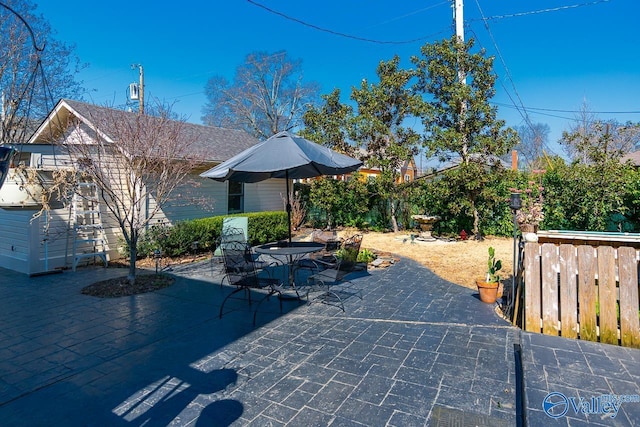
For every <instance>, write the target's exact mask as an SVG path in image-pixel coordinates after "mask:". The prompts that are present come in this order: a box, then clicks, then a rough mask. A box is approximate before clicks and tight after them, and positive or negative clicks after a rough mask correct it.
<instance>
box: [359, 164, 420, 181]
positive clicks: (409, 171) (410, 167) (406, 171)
mask: <svg viewBox="0 0 640 427" xmlns="http://www.w3.org/2000/svg"><path fill="white" fill-rule="evenodd" d="M358 172H359V173H360V174H361V175H363V176H364V177H366V178H367V179H369V178H371V179H374V178H376V177H377V176H379V175H380V174H381V173H382V172H381V170H380V168H377V167H367V166H362V167H361V168H360V169H358ZM398 172H399V173H398V179H397V180H396V184H402V183H403V182H411V181H414V180H415V179H416V178H417V177H418V168H417V167H416V162H415V160H414V159H413V158H411V159H410V160H405V161H404V163H403V164H402V166H400V170H399V171H398Z"/></svg>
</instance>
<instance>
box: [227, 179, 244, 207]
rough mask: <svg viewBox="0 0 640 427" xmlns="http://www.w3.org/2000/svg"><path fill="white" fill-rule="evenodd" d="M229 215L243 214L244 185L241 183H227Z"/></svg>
mask: <svg viewBox="0 0 640 427" xmlns="http://www.w3.org/2000/svg"><path fill="white" fill-rule="evenodd" d="M227 211H228V212H229V213H241V212H244V184H243V183H242V182H234V181H229V203H228V208H227Z"/></svg>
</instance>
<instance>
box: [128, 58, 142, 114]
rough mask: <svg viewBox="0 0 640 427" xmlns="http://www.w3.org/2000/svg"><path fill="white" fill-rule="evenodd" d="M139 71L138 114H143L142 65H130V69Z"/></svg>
mask: <svg viewBox="0 0 640 427" xmlns="http://www.w3.org/2000/svg"><path fill="white" fill-rule="evenodd" d="M136 67H138V70H140V93H139V96H138V114H144V68H143V67H142V64H131V68H132V69H135V68H136Z"/></svg>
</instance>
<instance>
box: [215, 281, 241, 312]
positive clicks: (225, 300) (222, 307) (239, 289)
mask: <svg viewBox="0 0 640 427" xmlns="http://www.w3.org/2000/svg"><path fill="white" fill-rule="evenodd" d="M242 289H243V288H238V289H234V290H233V292H231V293H230V294H229V295H227V297H226V298H225V299H224V300H223V301H222V305H221V306H220V315H219V318H220V319H222V310H223V309H224V305H225V304H226V303H227V300H228V299H229V298H231V296H232V295H233V294H237V293H238V292H240V291H242Z"/></svg>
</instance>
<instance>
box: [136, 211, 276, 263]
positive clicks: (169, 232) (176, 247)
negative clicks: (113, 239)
mask: <svg viewBox="0 0 640 427" xmlns="http://www.w3.org/2000/svg"><path fill="white" fill-rule="evenodd" d="M228 216H238V217H242V216H246V217H247V218H248V233H249V243H250V244H251V245H260V244H264V243H267V242H273V241H276V240H282V239H285V238H287V235H288V227H287V214H286V212H251V213H243V214H235V215H224V216H215V217H209V218H199V219H193V220H186V221H179V222H176V223H175V224H174V225H173V226H168V225H155V226H152V227H150V228H149V229H148V230H147V231H146V232H144V233H143V234H142V236H141V237H140V239H139V240H138V253H139V256H140V257H145V256H147V257H148V256H151V255H152V254H153V252H154V251H155V250H157V249H160V250H162V252H163V254H164V255H165V256H182V255H187V254H193V253H194V252H196V253H206V252H211V251H213V250H214V249H215V247H216V241H217V240H218V238H219V237H220V233H221V232H222V224H223V220H224V218H225V217H228ZM194 242H198V244H197V247H196V248H195V250H194V247H193V243H194Z"/></svg>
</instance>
